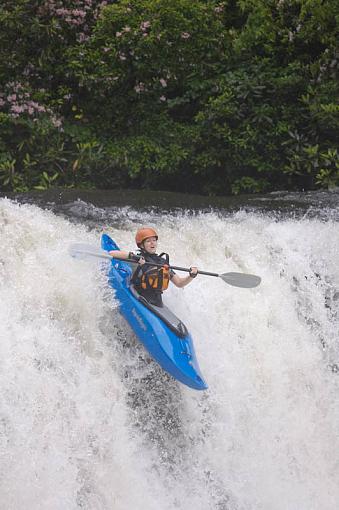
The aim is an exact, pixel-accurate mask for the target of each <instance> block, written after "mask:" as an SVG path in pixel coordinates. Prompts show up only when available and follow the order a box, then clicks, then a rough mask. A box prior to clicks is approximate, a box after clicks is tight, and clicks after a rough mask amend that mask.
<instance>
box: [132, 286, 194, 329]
mask: <svg viewBox="0 0 339 510" xmlns="http://www.w3.org/2000/svg"><path fill="white" fill-rule="evenodd" d="M129 290H130V292H131V293H132V294H133V296H134V297H135V298H136V299H137V300H138V301H140V303H142V304H143V305H144V306H145V307H146V308H148V309H149V310H151V312H153V313H154V315H156V316H157V317H159V318H160V319H161V320H162V321H163V322H164V323H165V324H166V325H167V326H168V327H169V328H170V329H171V330H172V331H174V333H176V334H177V335H178V336H179V337H180V338H185V337H186V336H187V335H188V330H187V328H186V326H185V324H184V323H183V322H182V321H181V320H180V319H179V318H178V317H177V316H176V315H174V313H173V312H171V310H170V309H169V308H167V306H165V305H163V306H162V307H160V306H155V305H153V304H152V303H150V302H149V301H147V299H146V298H144V296H141V294H139V292H138V291H137V290H136V289H135V287H134V285H132V284H130V286H129Z"/></svg>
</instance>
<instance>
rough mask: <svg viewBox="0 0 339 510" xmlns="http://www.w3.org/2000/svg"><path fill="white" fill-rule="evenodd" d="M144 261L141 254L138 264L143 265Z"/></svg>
mask: <svg viewBox="0 0 339 510" xmlns="http://www.w3.org/2000/svg"><path fill="white" fill-rule="evenodd" d="M145 262H146V260H145V259H144V257H143V256H141V257H140V259H139V264H140V266H143V265H144V264H145Z"/></svg>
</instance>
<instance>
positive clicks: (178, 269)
mask: <svg viewBox="0 0 339 510" xmlns="http://www.w3.org/2000/svg"><path fill="white" fill-rule="evenodd" d="M113 258H114V257H113ZM115 260H124V261H125V262H132V264H139V262H138V261H136V260H133V259H115ZM145 264H147V265H148V266H155V267H163V266H164V264H156V263H155V262H145ZM168 267H169V268H170V269H176V270H177V271H186V273H189V272H190V271H191V270H190V269H189V268H188V267H180V266H168ZM198 274H204V275H206V276H219V274H218V273H210V272H209V271H200V270H198Z"/></svg>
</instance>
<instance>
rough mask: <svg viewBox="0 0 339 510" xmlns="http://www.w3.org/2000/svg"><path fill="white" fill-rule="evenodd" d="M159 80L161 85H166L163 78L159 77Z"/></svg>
mask: <svg viewBox="0 0 339 510" xmlns="http://www.w3.org/2000/svg"><path fill="white" fill-rule="evenodd" d="M159 81H160V83H161V85H162V86H163V87H167V81H166V80H165V78H160V80H159Z"/></svg>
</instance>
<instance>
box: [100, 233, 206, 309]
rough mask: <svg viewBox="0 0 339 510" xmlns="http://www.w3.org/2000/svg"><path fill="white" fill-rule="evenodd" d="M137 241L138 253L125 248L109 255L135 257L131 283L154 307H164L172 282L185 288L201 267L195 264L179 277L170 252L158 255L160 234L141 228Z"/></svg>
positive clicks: (118, 257)
mask: <svg viewBox="0 0 339 510" xmlns="http://www.w3.org/2000/svg"><path fill="white" fill-rule="evenodd" d="M135 242H136V244H137V246H138V248H139V251H138V252H137V253H133V252H127V251H123V250H114V251H110V252H109V254H110V255H111V256H112V257H113V258H115V259H120V260H126V259H134V260H136V261H138V266H137V267H136V269H135V270H134V272H133V275H132V278H131V282H132V283H133V285H134V287H135V289H136V290H137V291H138V293H139V294H141V295H142V296H144V297H145V298H146V299H147V301H149V302H150V303H152V304H153V305H155V306H160V307H161V306H162V293H163V291H164V290H166V289H167V288H168V285H169V282H170V281H171V282H172V283H174V285H175V286H176V287H179V288H182V287H185V286H186V285H188V284H189V283H191V282H192V281H193V279H194V278H195V277H196V276H197V274H198V268H197V267H195V266H192V267H191V268H190V272H189V275H188V276H184V277H180V276H178V275H177V274H176V273H175V272H174V271H173V270H172V269H170V268H169V267H168V266H169V256H168V255H167V253H161V254H160V255H158V254H157V253H156V251H157V244H158V234H157V232H156V231H155V230H154V229H153V228H152V227H142V228H139V229H138V231H137V233H136V236H135ZM146 262H155V263H156V264H162V267H156V266H151V265H149V264H145V263H146Z"/></svg>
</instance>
